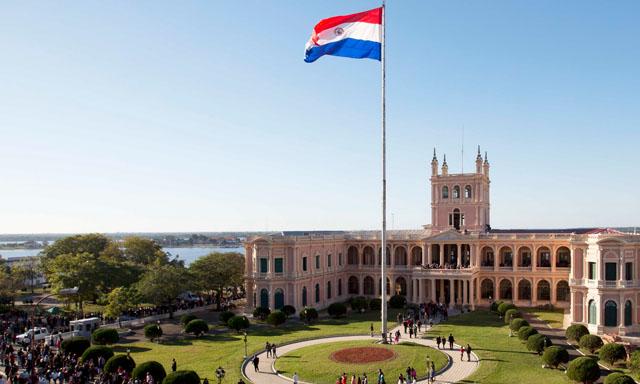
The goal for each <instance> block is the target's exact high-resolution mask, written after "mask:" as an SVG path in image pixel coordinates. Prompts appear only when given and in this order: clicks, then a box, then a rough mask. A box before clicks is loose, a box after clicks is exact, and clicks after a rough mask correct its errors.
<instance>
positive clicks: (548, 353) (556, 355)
mask: <svg viewBox="0 0 640 384" xmlns="http://www.w3.org/2000/svg"><path fill="white" fill-rule="evenodd" d="M542 361H544V363H545V364H547V365H548V366H551V367H553V368H558V365H560V364H566V363H568V362H569V352H567V350H566V349H565V348H562V347H558V346H555V345H554V346H551V347H549V348H547V349H545V351H544V353H543V354H542Z"/></svg>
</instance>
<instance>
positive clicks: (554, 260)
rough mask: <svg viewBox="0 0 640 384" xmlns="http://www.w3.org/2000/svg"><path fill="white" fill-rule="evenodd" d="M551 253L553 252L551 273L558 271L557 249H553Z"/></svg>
mask: <svg viewBox="0 0 640 384" xmlns="http://www.w3.org/2000/svg"><path fill="white" fill-rule="evenodd" d="M549 251H550V252H551V272H555V271H556V247H551V249H549Z"/></svg>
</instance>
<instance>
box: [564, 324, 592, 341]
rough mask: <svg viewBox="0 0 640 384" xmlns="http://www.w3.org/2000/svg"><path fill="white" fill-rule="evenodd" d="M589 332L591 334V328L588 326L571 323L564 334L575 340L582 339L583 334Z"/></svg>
mask: <svg viewBox="0 0 640 384" xmlns="http://www.w3.org/2000/svg"><path fill="white" fill-rule="evenodd" d="M588 334H589V330H588V329H587V327H585V326H584V325H582V324H573V325H570V326H569V327H568V328H567V330H566V331H565V333H564V335H565V336H566V337H567V339H568V340H573V341H575V342H578V341H580V339H581V338H582V336H584V335H588Z"/></svg>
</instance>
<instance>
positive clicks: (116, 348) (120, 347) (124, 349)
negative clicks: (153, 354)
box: [113, 345, 151, 353]
mask: <svg viewBox="0 0 640 384" xmlns="http://www.w3.org/2000/svg"><path fill="white" fill-rule="evenodd" d="M150 350H151V348H146V347H126V346H123V345H116V346H114V347H113V352H122V353H127V351H129V352H132V353H137V352H147V351H150Z"/></svg>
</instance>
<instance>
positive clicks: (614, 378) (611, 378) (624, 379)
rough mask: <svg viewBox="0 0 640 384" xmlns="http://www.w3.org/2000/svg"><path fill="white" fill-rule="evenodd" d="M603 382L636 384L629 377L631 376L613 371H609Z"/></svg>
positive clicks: (608, 383)
mask: <svg viewBox="0 0 640 384" xmlns="http://www.w3.org/2000/svg"><path fill="white" fill-rule="evenodd" d="M604 384H636V382H635V380H633V379H632V378H631V376H627V375H625V374H624V373H619V372H615V373H610V374H609V375H607V377H605V378H604Z"/></svg>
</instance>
